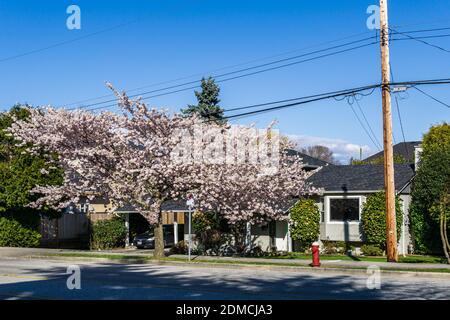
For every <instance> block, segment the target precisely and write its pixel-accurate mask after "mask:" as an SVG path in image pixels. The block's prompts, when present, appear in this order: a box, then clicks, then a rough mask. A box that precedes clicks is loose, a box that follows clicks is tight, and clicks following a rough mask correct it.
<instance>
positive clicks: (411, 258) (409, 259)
mask: <svg viewBox="0 0 450 320" xmlns="http://www.w3.org/2000/svg"><path fill="white" fill-rule="evenodd" d="M262 258H268V259H287V260H290V259H302V260H311V254H306V253H297V252H292V253H289V254H287V255H282V256H268V257H262ZM320 259H321V260H343V261H369V262H386V257H361V256H358V257H356V256H349V255H344V254H330V255H321V256H320ZM399 262H402V263H446V261H445V259H444V257H439V256H421V255H408V256H405V257H403V256H399Z"/></svg>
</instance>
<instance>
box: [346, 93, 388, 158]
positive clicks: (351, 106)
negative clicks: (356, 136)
mask: <svg viewBox="0 0 450 320" xmlns="http://www.w3.org/2000/svg"><path fill="white" fill-rule="evenodd" d="M347 102H348V101H347ZM348 105H349V106H350V108H351V109H352V111H353V114H354V115H355V117H356V119H357V120H358V122H359V124H360V125H361V128H363V130H364V131H365V132H366V134H367V136H368V137H369V139H370V140H371V141H372V143H373V145H374V146H375V148H378V150H381V147H380V146H379V144H378V141H377V142H375V140H374V139H373V138H372V136H371V135H370V133H369V132H368V131H367V129H366V127H365V126H364V124H363V122H362V121H361V119H360V118H359V116H358V114H357V113H356V111H355V108H353V105H352V104H351V103H348Z"/></svg>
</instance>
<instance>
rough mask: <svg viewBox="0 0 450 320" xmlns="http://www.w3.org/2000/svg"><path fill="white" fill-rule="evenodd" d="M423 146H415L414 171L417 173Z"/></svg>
mask: <svg viewBox="0 0 450 320" xmlns="http://www.w3.org/2000/svg"><path fill="white" fill-rule="evenodd" d="M422 150H423V149H422V145H421V144H419V145H416V146H414V170H416V171H417V169H418V166H419V162H420V154H421V153H422Z"/></svg>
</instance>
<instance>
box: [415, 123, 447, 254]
mask: <svg viewBox="0 0 450 320" xmlns="http://www.w3.org/2000/svg"><path fill="white" fill-rule="evenodd" d="M422 147H423V151H422V152H421V155H420V165H419V167H418V168H417V171H416V177H415V178H414V181H413V188H412V192H411V198H412V199H411V206H410V210H409V212H410V217H411V233H412V239H413V241H414V252H415V253H420V254H442V253H443V247H442V240H441V238H440V228H439V225H440V224H439V222H440V219H439V218H440V215H439V214H433V213H434V212H433V210H432V209H433V207H434V206H436V205H437V204H439V203H440V198H441V196H442V194H443V193H445V192H446V190H448V189H447V188H449V185H450V166H449V165H448V163H449V162H450V123H443V124H441V125H436V126H433V127H431V128H430V130H429V132H428V133H427V134H425V135H424V137H423V142H422ZM447 227H448V229H447V234H448V233H449V232H450V225H449V224H448V225H447Z"/></svg>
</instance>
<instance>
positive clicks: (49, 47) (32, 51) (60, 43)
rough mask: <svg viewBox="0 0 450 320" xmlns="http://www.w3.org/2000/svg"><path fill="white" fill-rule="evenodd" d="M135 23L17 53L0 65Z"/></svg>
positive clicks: (1, 60)
mask: <svg viewBox="0 0 450 320" xmlns="http://www.w3.org/2000/svg"><path fill="white" fill-rule="evenodd" d="M136 21H137V20H133V21H129V22H125V23H122V24H119V25H116V26H113V27H110V28H107V29H103V30H99V31H96V32H93V33H89V34H86V35H84V36H81V37H78V38H74V39H71V40H67V41H62V42H59V43H55V44H52V45H49V46H47V47H43V48H39V49H34V50H31V51H27V52H23V53H19V54H16V55H13V56H9V57H5V58H2V59H0V63H1V62H5V61H10V60H14V59H17V58H21V57H24V56H28V55H31V54H34V53H38V52H42V51H45V50H49V49H53V48H56V47H60V46H63V45H66V44H69V43H72V42H76V41H80V40H84V39H86V38H90V37H93V36H96V35H98V34H101V33H105V32H109V31H111V30H115V29H118V28H121V27H124V26H127V25H129V24H132V23H135V22H136Z"/></svg>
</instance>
